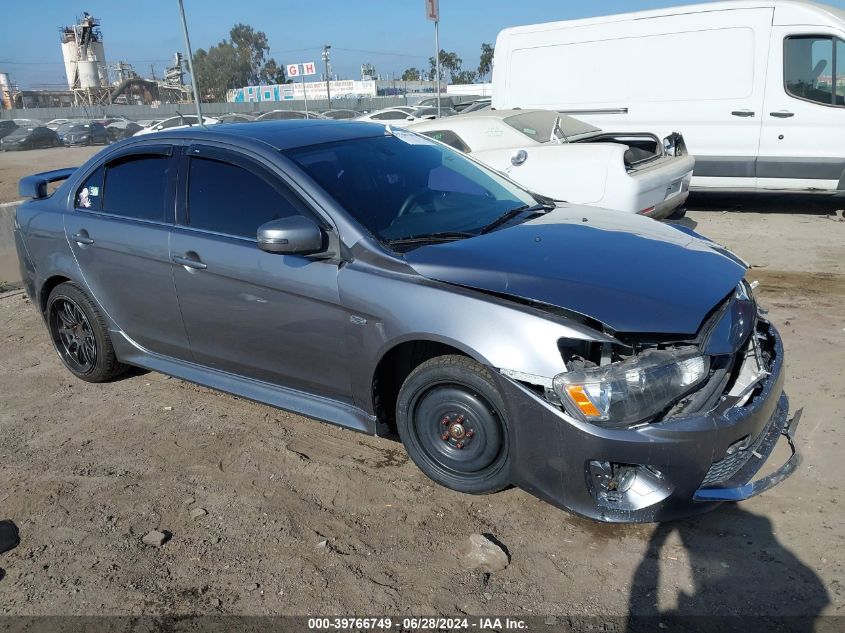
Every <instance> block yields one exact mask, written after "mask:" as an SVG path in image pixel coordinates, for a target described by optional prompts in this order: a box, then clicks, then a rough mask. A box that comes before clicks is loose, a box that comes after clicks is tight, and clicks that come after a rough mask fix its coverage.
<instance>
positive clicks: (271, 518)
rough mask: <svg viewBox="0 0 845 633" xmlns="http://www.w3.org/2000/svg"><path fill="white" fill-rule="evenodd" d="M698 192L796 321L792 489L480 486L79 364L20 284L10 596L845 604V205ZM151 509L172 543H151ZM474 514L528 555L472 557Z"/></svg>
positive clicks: (612, 608) (393, 454) (788, 340)
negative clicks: (661, 508)
mask: <svg viewBox="0 0 845 633" xmlns="http://www.w3.org/2000/svg"><path fill="white" fill-rule="evenodd" d="M71 151H73V150H71ZM35 154H37V152H29V153H26V154H25V158H26V160H27V161H30V160H32V161H34V162H33V165H35V164H37V168H38V169H41V168H45V167H44V164H43V163H42V162H40V159H39V158H38V157H36V156H35ZM67 155H68V156H70V154H69V153H68V154H67ZM76 162H79V161H76ZM56 166H59V165H56ZM7 177H8V176H7V172H4V171H0V180H2V181H3V182H2V186H3V187H4V189H3V196H6V195H7V194H6V190H5V187H6V179H7ZM693 206H694V207H695V209H694V210H693V211H691V212H690V213H689V214H688V217H687V218H686V219H685V220H684V223H686V224H687V225H689V226H694V227H695V228H696V230H698V231H699V232H701V233H703V234H705V235H708V236H710V237H712V238H714V239H716V240H717V241H719V242H721V243H724V244H726V245H727V246H729V247H731V248H732V249H733V250H735V251H736V252H737V253H738V254H739V255H741V256H743V257H744V258H746V259H747V260H748V261H750V262H751V263H752V265H753V266H754V268H752V269H751V271H750V272H749V275H748V276H749V278H750V279H756V280H758V281H759V282H760V285H759V287H758V289H757V293H758V295H759V297H760V299H761V301H762V303H763V304H765V305H766V306H768V307H769V308H770V309H771V312H770V316H771V318H772V319H773V321H774V322H775V323H776V324H777V325H778V326H779V327H780V329H781V332H782V334H783V337H784V340H785V345H786V352H787V371H788V377H787V381H786V388H787V390H788V393H789V394H790V397H791V401H792V407H793V409H798V408H803V409H804V415H803V418H802V422H801V426H800V428H799V431H798V443H799V446H800V449H801V450H802V451H803V453H804V457H805V461H804V463H803V464H802V466H801V467H800V469H799V471H798V472H797V473H796V474H795V475H794V476H793V477H791V478H790V479H788V480H787V481H786V482H784V483H783V484H781V485H780V486H778V487H777V488H775V489H773V490H771V491H769V492H767V493H766V494H763V495H762V496H759V497H756V498H754V499H752V500H750V501H748V502H744V503H741V504H739V505H726V506H723V507H722V508H721V509H719V510H717V511H715V512H713V513H710V514H708V515H705V516H701V517H697V518H693V519H689V520H685V521H679V522H673V523H666V524H661V525H633V526H631V525H622V526H612V525H603V524H599V523H594V522H591V521H587V520H583V519H579V518H577V517H574V516H572V515H570V514H567V513H566V512H563V511H561V510H558V509H556V508H553V507H552V506H550V505H548V504H545V503H543V502H541V501H539V500H537V499H535V498H533V497H532V496H530V495H529V494H527V493H525V492H522V491H520V490H515V489H512V490H507V491H505V492H502V493H498V494H495V495H491V496H486V497H470V496H464V495H460V494H458V493H454V492H451V491H449V490H446V489H444V488H441V487H438V486H437V485H435V484H433V483H432V482H430V481H429V480H428V479H426V478H425V476H423V475H422V474H421V473H420V472H419V471H418V470H417V469H416V467H415V466H414V465H413V463H411V462H410V461H409V460H408V457H407V455H406V453H405V451H404V450H403V448H402V446H401V445H400V444H398V443H395V442H391V441H388V440H382V439H376V438H371V437H368V436H364V435H360V434H356V433H354V432H351V431H346V430H342V429H339V428H335V427H332V426H329V425H326V424H322V423H319V422H315V421H313V420H309V419H306V418H303V417H301V416H297V415H293V414H290V413H286V412H284V411H279V410H275V409H272V408H270V407H266V406H263V405H259V404H255V403H252V402H248V401H245V400H242V399H238V398H234V397H232V396H228V395H224V394H221V393H218V392H214V391H211V390H209V389H205V388H201V387H197V386H194V385H192V384H189V383H186V382H183V381H180V380H176V379H169V378H167V377H165V376H163V375H159V374H155V373H147V372H142V371H135V372H133V373H131V374H130V375H129V376H127V377H124V378H121V379H119V380H116V381H114V382H112V383H109V384H102V385H90V384H87V383H84V382H81V381H78V380H76V379H74V378H73V377H72V376H71V375H70V374H69V373H68V372H67V371H65V370H64V369H63V367H62V365H61V363H60V361H59V359H58V357H57V355H56V354H55V352H54V351H53V349H52V347H51V345H50V343H49V341H48V338H47V335H46V332H45V329H44V327H43V325H42V323H41V321H40V319H39V317H38V315H37V314H36V312H35V309H34V308H33V307H32V306H31V305H30V304H29V303H28V301H27V300H26V299H25V298H24V296H23V295H22V294H21V293H20V292H11V293H5V294H3V295H0V322H2V330H0V519H12V520H14V521H15V523H16V524H17V525H18V526H19V527H20V531H21V538H22V542H21V544H20V546H18V547H17V548H16V549H14V550H12V551H10V552H8V553H6V554H3V555H0V567H2V568H3V571H0V615H10V614H15V615H20V614H26V615H59V614H94V615H99V614H119V615H141V614H170V615H173V614H250V615H262V614H321V615H327V614H358V615H378V614H417V615H421V614H426V615H432V614H442V615H446V616H456V615H460V614H489V613H497V614H513V615H516V616H532V615H533V616H544V617H545V616H548V615H551V614H554V615H573V616H579V615H585V616H607V617H610V616H614V615H624V614H627V613H628V612H629V611H631V612H633V613H635V614H640V615H658V614H661V615H667V614H669V615H672V614H674V615H678V614H685V615H686V614H691V615H705V614H712V613H719V614H721V615H734V614H738V615H768V616H792V615H795V616H808V617H814V616H819V615H827V616H833V615H840V616H843V615H845V596H844V595H843V590H845V587H843V582H845V569H843V564H845V521H843V505H842V504H843V503H845V502H843V500H842V496H841V494H840V490H841V482H842V481H843V480H844V479H845V460H843V459H842V453H843V447H845V441H844V440H845V433H843V423H845V397H843V393H845V390H843V384H845V359H843V346H845V222H843V221H841V220H839V219H838V217H837V216H835V215H830V211H831V209H829V208H826V207H825V205H820V204H819V203H816V202H813V201H808V200H803V201H802V200H800V199H786V200H784V199H781V198H771V197H768V198H766V199H764V200H760V199H749V200H744V201H739V202H737V199H734V198H726V199H715V200H714V199H710V198H708V199H702V200H699V201H696V202H694V203H693ZM737 207H739V208H737ZM726 209H728V210H731V212H727V213H726V212H724V211H725V210H726ZM785 457H786V455H785V452H784V453H781V452H779V453H776V455H775V457H774V459H781V460H783V459H785ZM197 508H202V509H204V510H206V511H207V514H202V515H201V516H198V517H197V518H192V514H191V513H192V511H194V510H196V509H197ZM195 514H201V513H195ZM153 529H158V530H162V531H166V532H167V533H168V534H169V535H170V540H169V541H167V542H166V543H165V544H164V546H163V547H161V548H154V547H149V546H147V545H145V544H143V543H142V541H141V538H142V536H144V534H146V533H147V532H149V531H150V530H153ZM474 532H479V533H484V534H489V535H491V536H493V537H495V539H497V540H498V541H500V542H501V543H502V544H504V546H505V547H506V548H507V551H508V552H509V554H510V557H511V563H510V566H509V567H507V568H506V569H505V570H503V571H501V572H497V573H493V574H485V573H482V572H479V571H471V570H467V569H465V567H464V566H463V564H462V562H461V561H460V559H459V558H458V557H457V556H456V554H455V552H456V550H457V549H458V547H459V546H460V545H461V544H462V543H463V542H464V540H465V539H466V538H467V537H468V536H469V535H470V534H471V533H474ZM323 541H325V544H324V545H323V544H322V542H323ZM805 630H811V629H809V628H807V629H805ZM831 630H833V629H831Z"/></svg>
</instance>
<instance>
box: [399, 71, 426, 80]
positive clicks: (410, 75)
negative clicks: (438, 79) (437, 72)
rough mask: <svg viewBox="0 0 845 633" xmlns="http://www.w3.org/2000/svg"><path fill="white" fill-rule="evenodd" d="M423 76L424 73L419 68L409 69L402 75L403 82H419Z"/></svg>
mask: <svg viewBox="0 0 845 633" xmlns="http://www.w3.org/2000/svg"><path fill="white" fill-rule="evenodd" d="M422 76H423V71H421V70H420V69H419V68H408V69H406V70H405V72H404V73H402V81H419V80H420V78H421V77H422Z"/></svg>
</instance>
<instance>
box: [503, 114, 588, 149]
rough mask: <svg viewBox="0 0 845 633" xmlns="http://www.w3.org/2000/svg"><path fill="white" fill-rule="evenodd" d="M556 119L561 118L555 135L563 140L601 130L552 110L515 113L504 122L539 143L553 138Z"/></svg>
mask: <svg viewBox="0 0 845 633" xmlns="http://www.w3.org/2000/svg"><path fill="white" fill-rule="evenodd" d="M555 119H559V122H558V129H557V130H555V136H556V137H557V138H558V139H560V140H561V141H563V142H566V139H567V138H572V137H573V136H581V135H583V134H595V133H596V132H601V130H600V129H599V128H597V127H593V126H592V125H590V124H589V123H584V122H583V121H579V120H578V119H574V118H572V117H571V116H566V115H565V114H559V113H557V112H553V111H551V110H535V111H533V112H525V113H523V114H515V115H513V116H509V117H507V118H505V119H504V122H505V123H507V124H508V125H510V126H511V127H512V128H513V129H515V130H517V131H518V132H522V133H523V134H525V136H527V137H529V138H531V139H533V140H535V141H537V142H538V143H548V142H549V141H550V140H551V138H552V130H554V129H555Z"/></svg>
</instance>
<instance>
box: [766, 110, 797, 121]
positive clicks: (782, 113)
mask: <svg viewBox="0 0 845 633" xmlns="http://www.w3.org/2000/svg"><path fill="white" fill-rule="evenodd" d="M769 116H773V117H775V118H776V119H788V118H789V117H791V116H795V113H794V112H790V111H789V110H778V111H777V112H769Z"/></svg>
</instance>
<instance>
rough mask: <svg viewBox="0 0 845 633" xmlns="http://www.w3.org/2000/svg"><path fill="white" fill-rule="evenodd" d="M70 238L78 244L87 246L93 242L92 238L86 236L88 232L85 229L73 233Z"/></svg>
mask: <svg viewBox="0 0 845 633" xmlns="http://www.w3.org/2000/svg"><path fill="white" fill-rule="evenodd" d="M71 239H72V240H73V241H74V242H76V243H77V244H79V245H80V246H89V245H91V244H93V243H94V240H93V239H91V238H90V237H88V233H87V232H86V231H81V232H80V233H77V234H76V235H73V236H72V237H71Z"/></svg>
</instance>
